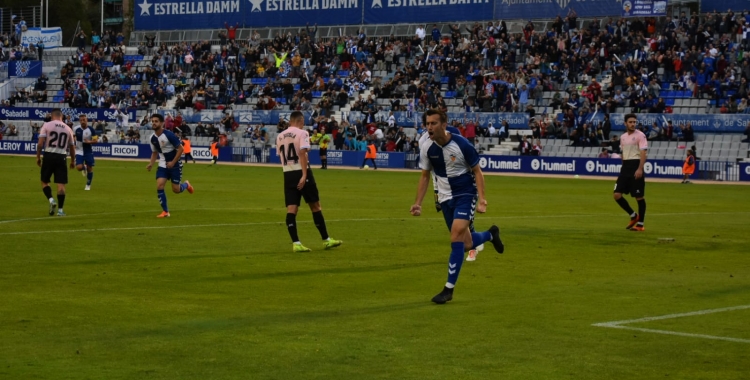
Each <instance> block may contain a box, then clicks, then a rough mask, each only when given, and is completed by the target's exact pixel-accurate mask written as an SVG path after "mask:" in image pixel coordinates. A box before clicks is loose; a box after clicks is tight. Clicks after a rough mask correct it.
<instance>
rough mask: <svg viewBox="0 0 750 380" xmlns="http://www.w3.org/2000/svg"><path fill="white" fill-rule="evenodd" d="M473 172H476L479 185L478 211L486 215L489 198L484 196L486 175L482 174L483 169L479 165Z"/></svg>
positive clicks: (475, 166)
mask: <svg viewBox="0 0 750 380" xmlns="http://www.w3.org/2000/svg"><path fill="white" fill-rule="evenodd" d="M471 171H472V172H474V180H475V181H476V183H477V193H478V194H479V203H477V211H478V212H479V213H481V214H484V213H485V212H486V211H487V198H485V196H484V173H482V168H480V167H479V164H477V165H474V167H472V168H471Z"/></svg>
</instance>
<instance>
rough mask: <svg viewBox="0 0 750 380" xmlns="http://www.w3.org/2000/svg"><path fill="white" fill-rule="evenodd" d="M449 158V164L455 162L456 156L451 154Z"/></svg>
mask: <svg viewBox="0 0 750 380" xmlns="http://www.w3.org/2000/svg"><path fill="white" fill-rule="evenodd" d="M450 157H451V162H456V155H455V154H451V155H450Z"/></svg>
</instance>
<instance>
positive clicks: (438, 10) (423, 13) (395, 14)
mask: <svg viewBox="0 0 750 380" xmlns="http://www.w3.org/2000/svg"><path fill="white" fill-rule="evenodd" d="M494 5H495V0H365V5H364V6H365V24H394V23H415V22H440V21H449V22H457V21H478V20H487V19H489V18H490V15H492V9H493V7H494ZM431 32H432V25H427V28H426V30H425V33H426V35H431Z"/></svg>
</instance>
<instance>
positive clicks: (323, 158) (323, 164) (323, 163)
mask: <svg viewBox="0 0 750 380" xmlns="http://www.w3.org/2000/svg"><path fill="white" fill-rule="evenodd" d="M320 168H321V169H328V152H327V149H321V150H320Z"/></svg>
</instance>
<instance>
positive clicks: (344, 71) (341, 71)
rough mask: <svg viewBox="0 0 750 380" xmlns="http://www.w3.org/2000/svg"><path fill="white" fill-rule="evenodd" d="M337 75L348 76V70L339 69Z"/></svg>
mask: <svg viewBox="0 0 750 380" xmlns="http://www.w3.org/2000/svg"><path fill="white" fill-rule="evenodd" d="M339 76H341V77H348V76H349V70H339Z"/></svg>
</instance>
